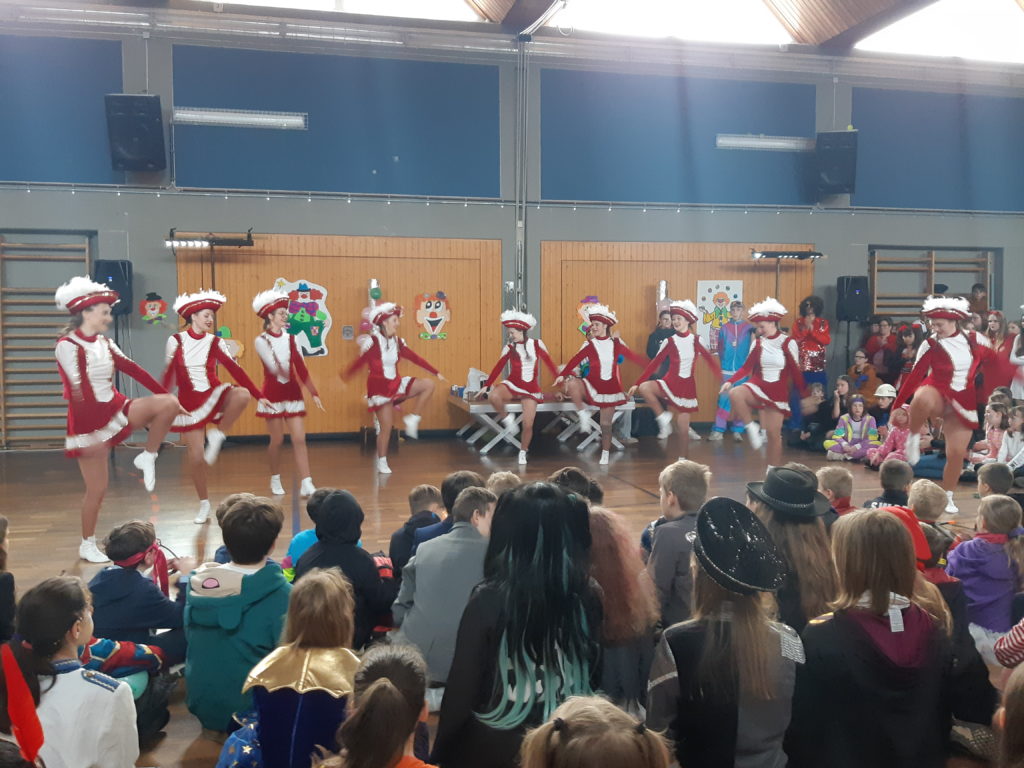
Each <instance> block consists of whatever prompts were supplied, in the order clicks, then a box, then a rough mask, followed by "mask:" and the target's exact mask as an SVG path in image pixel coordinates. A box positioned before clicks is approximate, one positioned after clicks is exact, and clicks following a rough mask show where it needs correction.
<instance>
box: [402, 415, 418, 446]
mask: <svg viewBox="0 0 1024 768" xmlns="http://www.w3.org/2000/svg"><path fill="white" fill-rule="evenodd" d="M402 421H403V422H404V423H405V436H406V437H407V438H409V439H410V440H416V439H418V438H419V436H420V415H419V414H418V413H410V414H409V415H408V416H406V417H404V418H403V419H402Z"/></svg>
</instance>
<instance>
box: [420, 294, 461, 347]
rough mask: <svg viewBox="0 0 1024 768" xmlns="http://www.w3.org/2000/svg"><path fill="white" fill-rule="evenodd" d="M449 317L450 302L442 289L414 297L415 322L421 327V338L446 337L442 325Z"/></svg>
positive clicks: (445, 323)
mask: <svg viewBox="0 0 1024 768" xmlns="http://www.w3.org/2000/svg"><path fill="white" fill-rule="evenodd" d="M451 319H452V308H451V303H450V302H449V301H448V296H447V295H446V294H445V292H444V291H438V292H437V293H421V294H420V295H419V296H418V297H417V298H416V323H417V324H418V325H419V326H420V327H421V328H422V329H423V331H422V332H421V333H420V338H421V339H428V340H429V339H442V340H443V339H447V338H448V334H447V333H446V332H445V331H444V327H445V326H446V325H448V323H449V322H451Z"/></svg>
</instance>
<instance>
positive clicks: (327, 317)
mask: <svg viewBox="0 0 1024 768" xmlns="http://www.w3.org/2000/svg"><path fill="white" fill-rule="evenodd" d="M274 287H275V288H278V289H280V290H282V291H284V292H285V293H287V294H288V333H290V334H291V335H292V336H294V337H295V344H296V346H297V347H298V348H299V351H300V352H301V353H302V355H303V357H324V356H326V355H327V334H328V332H329V331H330V330H331V323H332V320H331V313H330V311H329V310H328V309H327V289H326V288H324V286H322V285H320V284H318V283H314V282H312V281H311V280H287V279H285V278H283V277H279V278H277V280H275V281H274Z"/></svg>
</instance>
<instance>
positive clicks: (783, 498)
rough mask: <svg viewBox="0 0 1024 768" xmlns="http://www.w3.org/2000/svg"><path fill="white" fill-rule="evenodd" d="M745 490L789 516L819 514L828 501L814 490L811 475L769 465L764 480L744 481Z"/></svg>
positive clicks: (824, 511)
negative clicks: (745, 482)
mask: <svg viewBox="0 0 1024 768" xmlns="http://www.w3.org/2000/svg"><path fill="white" fill-rule="evenodd" d="M747 491H748V492H749V493H750V495H751V496H753V497H754V498H756V499H758V500H760V501H763V502H764V503H765V504H767V505H768V506H769V507H771V508H772V509H773V510H775V511H776V512H779V513H781V514H783V515H789V516H790V517H802V518H811V517H820V516H821V515H824V514H825V513H826V512H828V511H829V509H830V508H831V505H830V504H829V501H828V499H827V498H825V496H824V494H822V493H819V491H818V481H817V479H816V478H814V476H813V475H808V474H807V473H806V472H798V471H797V470H795V469H788V468H786V467H772V468H771V469H769V470H768V474H767V475H766V476H765V479H764V482H758V483H747Z"/></svg>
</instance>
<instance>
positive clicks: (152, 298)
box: [139, 291, 167, 325]
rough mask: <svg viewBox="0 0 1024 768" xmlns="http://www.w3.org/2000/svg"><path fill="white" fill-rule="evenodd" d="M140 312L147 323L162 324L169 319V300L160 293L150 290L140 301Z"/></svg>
mask: <svg viewBox="0 0 1024 768" xmlns="http://www.w3.org/2000/svg"><path fill="white" fill-rule="evenodd" d="M139 314H140V315H142V321H143V322H144V323H146V324H147V325H162V324H163V321H164V320H166V319H167V302H166V301H164V298H163V296H161V295H160V294H159V293H153V292H152V291H150V292H149V293H147V294H146V298H144V299H143V300H142V301H140V302H139Z"/></svg>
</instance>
